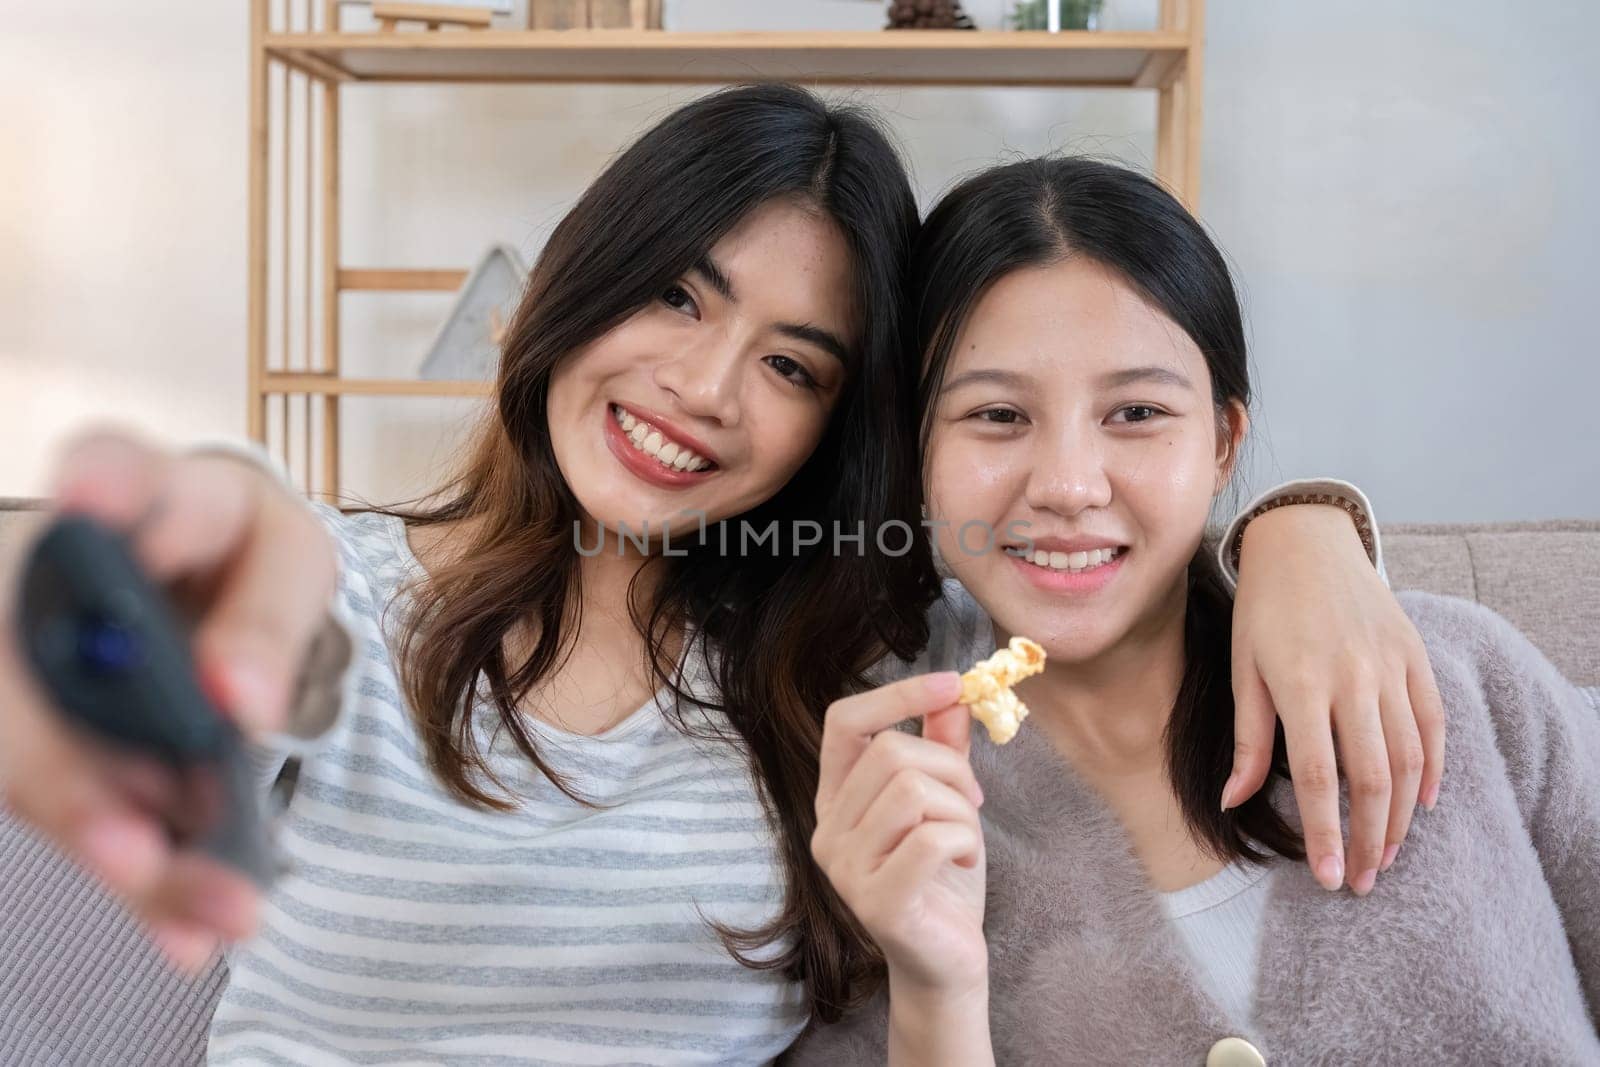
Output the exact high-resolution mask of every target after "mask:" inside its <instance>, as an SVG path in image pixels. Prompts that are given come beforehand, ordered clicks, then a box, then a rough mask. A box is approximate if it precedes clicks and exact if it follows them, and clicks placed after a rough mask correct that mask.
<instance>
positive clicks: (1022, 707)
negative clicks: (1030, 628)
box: [957, 637, 1044, 745]
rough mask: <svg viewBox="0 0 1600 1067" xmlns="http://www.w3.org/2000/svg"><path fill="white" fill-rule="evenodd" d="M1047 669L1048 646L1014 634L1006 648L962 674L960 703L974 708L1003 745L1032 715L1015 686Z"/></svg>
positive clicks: (973, 711) (996, 739)
mask: <svg viewBox="0 0 1600 1067" xmlns="http://www.w3.org/2000/svg"><path fill="white" fill-rule="evenodd" d="M1042 670H1044V649H1043V648H1041V647H1040V646H1039V644H1038V643H1037V642H1034V641H1030V640H1028V639H1027V638H1026V637H1013V638H1012V639H1011V641H1010V643H1009V644H1007V645H1006V647H1005V648H1002V649H999V650H997V651H996V652H995V653H994V655H992V656H990V657H989V658H988V659H986V660H982V661H980V662H978V663H976V664H974V665H973V667H972V669H971V670H969V671H967V672H966V673H965V674H963V675H962V676H961V696H960V697H959V698H957V699H958V702H959V703H962V704H966V705H969V706H970V707H971V708H972V717H973V718H974V719H977V720H978V721H979V722H981V723H983V725H984V726H985V727H986V728H987V729H988V731H989V740H991V741H993V742H994V743H995V744H997V745H1003V744H1005V743H1006V742H1007V741H1009V740H1011V739H1012V738H1013V737H1015V736H1017V728H1018V727H1019V726H1021V725H1022V720H1023V719H1026V718H1027V717H1028V705H1026V704H1024V703H1023V702H1022V701H1020V700H1018V699H1017V694H1015V693H1013V692H1012V691H1011V687H1012V686H1013V685H1016V684H1017V683H1018V682H1020V681H1022V680H1023V679H1024V678H1029V677H1032V676H1033V675H1035V674H1038V673H1039V672H1040V671H1042Z"/></svg>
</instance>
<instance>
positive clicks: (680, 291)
mask: <svg viewBox="0 0 1600 1067" xmlns="http://www.w3.org/2000/svg"><path fill="white" fill-rule="evenodd" d="M661 302H662V303H663V304H665V305H667V307H669V308H672V309H673V310H674V311H690V312H693V311H696V310H698V309H697V308H696V307H695V306H694V297H692V296H690V295H689V293H688V292H687V291H686V290H685V289H684V288H683V286H681V285H669V286H668V287H667V288H666V290H665V291H664V292H663V293H662V294H661Z"/></svg>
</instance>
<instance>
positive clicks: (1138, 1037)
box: [790, 159, 1600, 1067]
mask: <svg viewBox="0 0 1600 1067" xmlns="http://www.w3.org/2000/svg"><path fill="white" fill-rule="evenodd" d="M918 263H919V264H920V266H919V273H918V275H917V280H916V287H917V290H918V291H919V292H920V295H921V300H920V301H919V302H918V303H917V304H916V305H915V306H918V307H919V308H920V312H919V314H920V323H919V340H920V342H921V343H922V346H923V349H922V350H923V351H924V353H925V354H926V360H927V364H926V367H925V370H924V382H923V388H922V394H921V395H922V397H923V399H924V404H925V411H924V417H925V429H924V448H925V455H926V460H927V467H926V471H925V479H926V483H927V499H928V510H929V513H930V516H933V517H936V518H938V519H942V520H947V521H948V524H949V525H948V526H947V527H946V534H945V535H944V536H942V537H941V540H940V541H939V545H938V547H939V550H940V553H941V555H942V557H943V559H944V561H945V563H946V564H947V566H948V568H949V570H950V571H951V572H952V573H953V574H954V577H955V581H952V582H950V583H949V586H950V589H949V592H948V595H947V601H948V602H949V603H951V604H952V605H953V610H954V611H956V613H957V614H958V615H965V616H966V618H965V620H964V624H965V627H966V630H965V632H967V633H969V634H971V635H972V639H971V645H970V647H969V648H968V649H967V650H966V653H967V655H966V661H967V662H972V661H974V660H976V659H978V658H980V657H982V656H984V655H986V654H987V653H988V652H989V651H990V650H991V649H992V648H993V647H994V646H995V645H997V644H998V645H1004V644H1005V643H1006V642H1007V641H1008V640H1009V639H1010V638H1011V637H1012V636H1015V635H1023V636H1027V637H1030V638H1033V639H1034V640H1036V641H1038V642H1039V643H1040V644H1042V645H1043V646H1044V648H1045V649H1046V650H1047V652H1048V655H1049V660H1048V663H1047V665H1046V667H1045V670H1044V672H1043V673H1042V674H1041V675H1039V676H1037V677H1034V678H1032V679H1029V680H1027V681H1025V682H1023V683H1021V684H1020V685H1019V686H1018V688H1017V692H1018V694H1019V695H1020V696H1021V697H1022V698H1023V699H1024V700H1025V701H1026V703H1027V704H1028V705H1029V706H1030V707H1031V709H1032V716H1031V717H1030V718H1029V719H1027V721H1026V722H1025V723H1024V724H1023V726H1022V728H1021V731H1020V733H1019V734H1018V735H1017V737H1016V739H1015V740H1013V741H1012V742H1010V743H1009V744H1008V745H1006V746H1004V747H999V746H996V745H995V744H992V743H991V742H990V741H989V739H988V738H986V737H984V736H981V735H980V736H976V737H974V736H972V730H971V726H970V719H969V716H968V711H967V709H966V708H964V707H962V706H960V705H952V703H951V702H952V701H953V699H954V697H955V694H956V693H957V691H958V687H957V684H956V676H955V675H954V674H951V673H948V672H946V673H941V674H929V675H925V676H922V677H914V678H911V679H909V680H906V681H903V682H899V683H896V684H894V685H890V686H885V687H883V688H881V689H878V690H875V691H874V692H872V693H868V694H864V695H862V696H858V697H854V698H851V699H848V700H843V701H840V702H838V703H836V704H835V705H833V707H832V708H830V710H829V714H828V720H827V727H826V733H825V738H824V743H823V760H822V777H821V785H820V788H819V791H818V796H817V810H818V814H819V824H818V829H817V833H816V835H815V836H814V838H813V852H814V854H815V856H816V858H817V860H818V861H819V863H820V864H821V865H822V867H823V869H824V871H825V872H826V873H827V875H828V877H829V879H830V881H831V882H832V884H833V886H834V887H835V889H836V890H837V891H838V893H839V894H840V896H841V897H842V898H843V900H844V901H845V903H846V904H847V905H848V906H849V907H850V908H851V910H852V911H853V912H854V914H855V915H856V916H857V918H858V919H859V920H860V922H861V923H862V925H863V927H864V928H865V929H866V930H867V932H868V933H869V934H870V935H871V936H872V937H873V939H874V940H875V941H876V943H877V944H878V945H879V946H880V947H881V949H882V951H883V954H884V957H885V960H886V972H887V980H886V983H885V985H884V987H883V988H882V989H880V991H879V992H878V993H877V994H876V995H875V996H874V998H873V999H872V1000H870V1001H869V1002H867V1003H866V1004H865V1005H864V1006H862V1007H860V1008H859V1009H858V1010H856V1011H854V1012H853V1013H852V1014H850V1015H849V1016H847V1018H846V1019H845V1020H844V1021H843V1022H842V1023H839V1024H837V1025H833V1026H819V1027H814V1028H813V1029H812V1030H811V1031H810V1032H808V1033H807V1034H806V1035H805V1036H804V1037H803V1038H802V1040H801V1042H800V1043H799V1044H798V1045H797V1047H796V1048H795V1049H794V1050H793V1051H792V1052H791V1054H790V1061H791V1062H793V1063H797V1064H812V1063H827V1064H830V1065H839V1064H854V1063H882V1062H883V1061H884V1059H885V1057H887V1058H888V1060H889V1061H890V1062H891V1063H907V1064H910V1063H915V1064H917V1065H919V1067H928V1065H934V1064H941V1063H949V1064H962V1065H964V1067H966V1065H971V1064H978V1063H983V1062H990V1061H991V1060H992V1061H997V1062H1000V1063H1016V1064H1030V1065H1031V1064H1053V1063H1072V1064H1079V1063H1137V1064H1181V1063H1192V1064H1199V1063H1208V1064H1255V1063H1261V1062H1263V1061H1265V1062H1270V1063H1273V1064H1299V1063H1324V1062H1326V1063H1469V1062H1470V1063H1550V1064H1556V1063H1560V1064H1577V1063H1600V1037H1597V1036H1596V1030H1595V1026H1596V1020H1597V1018H1600V719H1597V717H1596V716H1595V714H1594V711H1593V709H1592V708H1590V707H1589V705H1588V704H1587V702H1586V701H1585V700H1584V698H1583V697H1582V695H1581V694H1580V693H1579V692H1578V691H1577V690H1576V689H1575V688H1574V687H1573V686H1571V685H1569V684H1568V683H1567V682H1566V681H1564V680H1563V679H1562V678H1561V677H1560V675H1559V674H1558V673H1557V672H1556V670H1555V669H1554V668H1553V667H1551V665H1550V664H1549V663H1548V662H1547V661H1546V660H1545V659H1544V657H1543V656H1542V655H1541V654H1540V653H1539V652H1538V651H1537V650H1535V649H1534V648H1533V646H1532V645H1530V644H1529V643H1528V641H1527V640H1526V639H1524V638H1523V637H1522V636H1520V635H1519V634H1517V633H1516V632H1515V631H1514V630H1513V629H1512V628H1511V627H1510V626H1508V625H1507V624H1506V623H1505V622H1504V621H1503V620H1502V619H1500V618H1499V617H1498V616H1496V615H1494V614H1493V613H1492V612H1490V611H1488V610H1486V609H1484V608H1481V607H1479V606H1477V605H1474V604H1470V603H1466V602H1463V601H1458V600H1451V599H1447V598H1441V597H1433V596H1424V595H1416V594H1411V595H1405V596H1403V597H1402V598H1401V599H1402V602H1403V603H1404V604H1405V606H1406V609H1407V611H1408V613H1409V615H1410V617H1411V619H1412V621H1413V622H1414V623H1415V624H1416V626H1417V628H1418V630H1419V631H1420V632H1421V633H1422V635H1423V638H1424V640H1425V642H1426V644H1427V648H1428V654H1429V657H1430V658H1431V660H1432V662H1433V665H1434V670H1435V673H1436V676H1437V681H1438V687H1439V695H1440V696H1441V697H1442V703H1443V707H1444V709H1445V716H1446V720H1447V724H1448V739H1449V740H1448V745H1447V752H1446V764H1447V769H1446V772H1445V775H1444V778H1443V782H1442V787H1441V793H1440V796H1439V801H1440V802H1439V805H1438V807H1437V809H1436V810H1432V811H1420V812H1418V813H1417V815H1416V820H1415V822H1414V823H1413V825H1412V827H1411V832H1410V835H1409V836H1408V837H1407V838H1406V839H1405V845H1404V848H1403V849H1401V850H1396V849H1394V848H1390V849H1389V850H1388V852H1387V853H1386V854H1385V856H1384V859H1383V867H1384V869H1385V870H1386V871H1387V873H1386V874H1385V875H1384V878H1383V880H1382V882H1381V883H1379V884H1378V885H1377V887H1376V889H1374V888H1373V882H1372V880H1371V875H1370V874H1369V873H1367V872H1362V873H1361V874H1359V875H1357V874H1354V872H1352V874H1353V877H1352V885H1351V888H1353V889H1354V890H1355V892H1350V891H1348V890H1341V891H1337V892H1333V893H1330V892H1328V891H1326V889H1325V888H1323V887H1321V886H1319V885H1318V883H1317V881H1316V879H1315V878H1314V877H1313V874H1312V872H1311V871H1310V870H1308V869H1307V867H1306V866H1305V865H1304V864H1302V863H1299V862H1294V861H1295V860H1297V859H1299V858H1300V857H1302V856H1303V855H1304V851H1303V848H1304V844H1303V839H1302V824H1301V822H1300V820H1299V818H1298V816H1297V815H1296V812H1295V808H1294V805H1293V804H1292V803H1288V802H1287V801H1289V800H1290V795H1289V792H1288V789H1287V786H1288V782H1287V778H1286V777H1285V772H1286V770H1287V767H1286V762H1285V745H1284V738H1283V737H1282V736H1281V735H1280V737H1279V739H1278V742H1277V752H1276V759H1275V761H1274V762H1275V771H1274V775H1273V778H1272V780H1271V781H1270V782H1269V783H1268V786H1267V788H1266V789H1264V790H1262V791H1261V792H1260V793H1259V794H1257V795H1255V796H1252V797H1251V798H1249V799H1248V800H1246V801H1245V802H1244V803H1242V804H1236V805H1235V806H1232V807H1229V805H1228V800H1227V799H1226V798H1225V799H1224V802H1223V804H1222V805H1221V806H1219V805H1218V803H1217V798H1218V796H1220V795H1222V794H1223V784H1224V779H1225V778H1226V776H1227V774H1228V768H1229V765H1230V761H1231V753H1232V751H1233V721H1234V718H1233V710H1232V709H1233V695H1232V694H1231V692H1230V674H1231V664H1230V646H1229V625H1228V621H1229V618H1230V613H1231V607H1230V601H1229V598H1228V596H1227V595H1226V588H1225V586H1224V584H1223V581H1222V578H1221V575H1220V574H1219V572H1218V569H1217V567H1216V565H1215V563H1214V562H1213V557H1212V555H1211V553H1210V551H1209V550H1208V547H1207V546H1204V545H1203V544H1202V540H1203V534H1204V531H1205V526H1206V519H1207V516H1208V514H1209V512H1210V510H1211V507H1212V502H1213V499H1214V498H1215V497H1216V495H1217V494H1218V493H1220V492H1221V491H1222V490H1223V489H1224V487H1225V486H1226V485H1227V484H1228V483H1229V480H1230V477H1231V475H1232V473H1233V471H1234V469H1235V466H1236V460H1237V457H1238V454H1239V448H1240V446H1241V445H1242V443H1243V442H1244V440H1245V435H1246V431H1247V427H1248V416H1247V410H1248V404H1249V399H1250V384H1249V378H1248V373H1247V369H1246V352H1245V343H1244V332H1243V329H1242V326H1241V317H1240V312H1239V307H1238V302H1237V298H1236V296H1235V293H1234V289H1233V285H1232V282H1231V280H1230V278H1229V275H1228V270H1227V267H1226V265H1225V263H1224V261H1223V259H1222V256H1221V255H1220V253H1219V252H1218V250H1217V249H1216V247H1215V246H1214V245H1213V244H1212V242H1211V241H1210V240H1209V238H1208V237H1207V236H1206V234H1205V232H1204V231H1203V230H1202V228H1201V227H1200V226H1199V224H1198V223H1197V222H1196V221H1195V220H1194V219H1193V218H1192V217H1191V216H1190V215H1189V214H1188V213H1187V212H1186V211H1185V210H1184V209H1183V208H1182V207H1181V206H1180V205H1179V204H1178V203H1177V202H1176V201H1175V200H1173V199H1172V198H1171V197H1170V196H1168V195H1167V194H1166V193H1165V192H1164V191H1163V190H1161V189H1160V188H1159V187H1158V186H1157V185H1155V184H1154V183H1152V182H1150V181H1149V180H1147V179H1145V178H1143V177H1141V176H1138V175H1136V174H1134V173H1132V172H1129V171H1126V170H1123V169H1121V168H1118V167H1115V166H1110V165H1107V164H1103V163H1097V162H1092V161H1087V160H1081V159H1056V160H1033V161H1027V162H1022V163H1017V164H1013V165H1010V166H1006V167H1001V168H998V169H995V170H992V171H989V172H987V173H985V174H983V175H981V176H979V177H977V178H975V179H973V180H971V181H969V182H967V183H966V184H964V185H963V186H961V187H960V188H958V189H957V190H956V191H954V192H953V193H952V194H951V195H950V196H949V197H947V198H946V200H945V201H944V202H943V203H942V204H941V205H940V206H939V207H938V208H936V209H935V211H934V212H933V214H932V216H931V217H930V219H929V221H928V223H927V225H926V229H925V231H924V233H923V235H922V238H921V241H920V244H919V251H918ZM973 520H982V521H984V522H987V523H989V524H990V525H991V526H992V527H993V528H994V529H1005V528H1007V526H1008V524H1009V523H1012V522H1016V521H1021V522H1026V523H1027V524H1028V526H1027V537H1028V539H1029V540H1030V541H1031V544H1030V545H1027V546H1021V545H1010V546H1006V545H1002V546H1000V547H1002V548H1006V549H1008V550H1007V551H999V550H996V551H993V552H989V553H985V554H974V553H971V552H969V551H967V550H966V548H965V547H964V546H961V545H959V544H958V543H957V541H956V539H955V536H954V533H953V532H954V531H959V530H960V529H961V527H962V525H963V524H964V523H967V522H970V521H973ZM1041 550H1042V551H1045V552H1048V553H1049V555H1047V556H1045V557H1043V561H1044V565H1041V557H1040V556H1039V555H1037V554H1036V553H1037V552H1039V551H1041ZM1059 553H1066V554H1067V555H1066V556H1065V557H1064V558H1063V559H1059V560H1058V559H1057V558H1055V557H1056V556H1057V554H1059ZM1072 553H1084V554H1085V556H1083V557H1077V558H1074V557H1073V556H1072ZM1092 553H1097V554H1098V555H1091V554H1092ZM1085 557H1087V558H1085ZM1107 557H1109V559H1108V558H1107ZM1097 562H1098V565H1095V564H1096V563H1097ZM1374 699H1376V700H1379V701H1389V700H1391V699H1393V694H1391V693H1388V692H1377V693H1375V694H1374ZM917 717H921V718H922V732H921V736H920V737H917V736H913V735H912V734H910V733H908V732H905V731H899V730H892V729H889V728H890V727H891V726H893V725H894V724H896V723H897V722H900V721H902V720H906V719H908V718H912V719H914V718H917ZM1290 740H1291V742H1292V741H1293V739H1292V738H1291V739H1290ZM1289 747H1290V748H1292V747H1293V745H1292V744H1291V745H1290V746H1289ZM1414 755H1415V754H1413V756H1414ZM1363 787H1364V783H1363V782H1362V781H1355V782H1352V783H1351V784H1350V791H1349V792H1345V793H1343V794H1342V797H1343V800H1342V806H1344V807H1347V806H1348V803H1347V802H1348V798H1349V795H1350V792H1354V793H1356V794H1359V793H1360V791H1361V790H1362V789H1363Z"/></svg>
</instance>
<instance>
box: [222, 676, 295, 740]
mask: <svg viewBox="0 0 1600 1067" xmlns="http://www.w3.org/2000/svg"><path fill="white" fill-rule="evenodd" d="M223 688H224V691H225V693H226V699H227V706H226V707H225V708H224V709H223V710H224V711H226V712H227V713H228V714H229V715H230V716H232V717H233V719H234V720H235V721H236V722H238V723H239V724H240V725H241V726H244V727H246V728H249V729H256V730H270V729H272V728H274V727H275V726H276V725H277V724H278V720H279V719H280V718H281V717H282V709H281V708H280V707H279V704H280V703H281V697H280V695H279V687H278V685H277V684H276V683H275V682H273V680H272V679H271V678H270V677H268V675H267V674H266V672H265V671H263V670H261V668H259V667H257V666H256V665H255V664H253V663H238V662H235V663H231V664H229V665H228V667H227V672H226V674H225V675H224V679H223Z"/></svg>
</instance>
